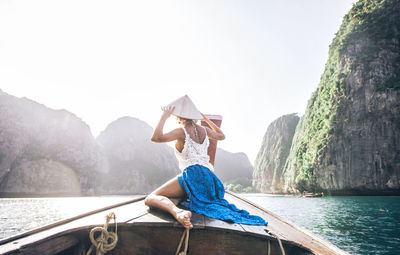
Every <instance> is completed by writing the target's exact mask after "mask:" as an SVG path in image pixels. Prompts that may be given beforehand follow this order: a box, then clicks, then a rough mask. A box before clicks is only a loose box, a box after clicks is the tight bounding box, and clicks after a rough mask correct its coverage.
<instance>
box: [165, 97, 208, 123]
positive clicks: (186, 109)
mask: <svg viewBox="0 0 400 255" xmlns="http://www.w3.org/2000/svg"><path fill="white" fill-rule="evenodd" d="M168 106H175V109H174V112H173V113H172V114H173V115H175V116H178V117H182V118H185V119H192V120H201V119H203V116H201V114H200V111H199V110H197V108H196V106H195V105H194V103H193V102H192V100H191V99H190V98H189V97H188V95H184V96H183V97H180V98H178V99H177V100H175V101H173V102H172V103H170V104H169V105H168Z"/></svg>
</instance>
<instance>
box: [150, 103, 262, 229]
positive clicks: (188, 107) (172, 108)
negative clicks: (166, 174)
mask: <svg viewBox="0 0 400 255" xmlns="http://www.w3.org/2000/svg"><path fill="white" fill-rule="evenodd" d="M162 110H163V114H162V116H161V119H160V121H159V123H158V125H157V127H156V129H155V130H154V134H153V137H152V138H151V140H152V141H153V142H157V143H165V142H171V141H176V144H175V154H176V156H177V158H178V160H179V167H180V169H181V170H182V171H183V172H182V174H181V175H178V176H177V177H174V178H172V179H171V180H169V181H168V182H167V183H165V184H164V185H162V186H161V187H159V188H158V189H156V190H155V191H153V192H152V193H151V194H150V195H148V196H147V197H146V199H145V204H146V205H147V206H149V207H151V208H157V209H160V210H164V211H167V212H169V213H170V214H171V215H172V216H174V217H175V219H176V220H177V221H178V222H180V223H181V224H182V225H183V226H184V227H185V228H189V229H190V228H192V227H193V225H192V223H191V222H190V218H191V216H192V213H191V212H190V211H188V210H183V209H180V208H178V207H177V205H178V204H179V203H180V202H181V201H183V200H184V199H185V198H188V199H189V202H188V201H183V202H182V205H184V206H186V207H189V209H190V210H192V211H195V212H197V213H200V214H204V215H206V216H209V217H212V218H216V219H221V220H226V221H230V222H236V223H243V224H251V225H266V224H267V222H266V221H265V220H263V219H262V218H261V217H258V216H255V215H250V214H249V213H248V212H247V211H245V210H239V209H237V208H236V206H235V205H233V204H229V203H228V201H226V200H225V199H224V194H225V191H224V186H223V184H222V182H221V181H220V180H219V179H218V178H217V176H216V175H215V174H214V173H213V171H214V168H213V166H212V165H211V164H210V162H209V160H210V158H209V156H208V155H207V150H208V145H209V139H215V140H223V139H225V135H224V134H223V132H222V131H221V129H220V128H218V127H217V126H216V125H215V124H214V123H213V122H211V121H210V120H209V119H208V118H207V117H205V116H204V115H203V114H202V113H200V112H199V111H198V110H197V108H196V107H195V106H194V104H193V103H192V101H191V100H190V99H189V98H188V97H187V96H184V97H182V98H180V99H178V100H176V101H175V102H173V103H171V104H170V105H169V106H167V107H163V108H162ZM171 114H174V115H176V116H177V119H178V120H179V122H180V123H181V124H182V127H181V128H176V129H174V130H172V131H171V132H168V133H166V134H164V132H163V127H164V124H165V121H166V120H167V119H168V118H169V117H170V116H171ZM183 116H184V117H183ZM188 117H192V118H188ZM201 118H202V119H203V120H204V121H205V122H206V123H207V124H208V125H209V126H210V128H209V127H202V126H200V125H197V124H195V121H194V120H193V119H201Z"/></svg>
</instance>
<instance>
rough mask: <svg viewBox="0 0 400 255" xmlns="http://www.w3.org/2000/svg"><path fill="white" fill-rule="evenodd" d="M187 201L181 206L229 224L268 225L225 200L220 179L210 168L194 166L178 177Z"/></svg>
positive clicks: (261, 219)
mask: <svg viewBox="0 0 400 255" xmlns="http://www.w3.org/2000/svg"><path fill="white" fill-rule="evenodd" d="M178 181H179V184H180V185H181V187H182V189H183V190H184V191H185V192H186V195H187V198H188V199H187V200H184V201H182V202H181V205H183V206H185V207H187V208H189V209H190V210H191V211H194V212H196V213H199V214H203V215H206V216H208V217H211V218H214V219H219V220H224V221H228V222H234V223H240V224H247V225H267V222H266V221H265V220H264V219H263V218H261V217H259V216H256V215H251V214H249V212H248V211H245V210H240V209H238V208H237V207H236V206H235V205H234V204H230V203H229V202H228V201H226V200H225V199H224V195H225V189H224V185H223V184H222V182H221V181H220V180H219V179H218V177H217V176H216V175H215V174H214V173H213V172H211V171H210V170H209V169H208V168H206V167H204V166H201V165H193V166H189V167H188V168H186V169H185V170H184V171H183V172H182V174H180V175H178Z"/></svg>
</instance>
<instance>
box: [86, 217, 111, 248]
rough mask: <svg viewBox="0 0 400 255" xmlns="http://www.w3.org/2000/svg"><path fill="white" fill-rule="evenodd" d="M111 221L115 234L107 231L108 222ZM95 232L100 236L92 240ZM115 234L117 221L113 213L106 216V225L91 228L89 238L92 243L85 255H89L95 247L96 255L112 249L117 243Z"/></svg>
mask: <svg viewBox="0 0 400 255" xmlns="http://www.w3.org/2000/svg"><path fill="white" fill-rule="evenodd" d="M111 219H114V223H115V232H111V231H110V232H108V231H107V229H108V223H109V222H110V220H111ZM96 232H99V233H100V235H99V236H98V237H97V238H96V239H94V234H95V233H96ZM117 232H118V229H117V221H116V217H115V213H113V212H112V213H110V214H108V215H107V216H106V223H105V224H104V225H103V227H95V228H92V230H90V234H89V238H90V241H91V242H92V245H91V246H90V249H89V250H88V252H87V253H86V255H90V254H91V253H92V251H93V250H94V248H95V247H96V255H103V254H106V253H107V252H109V251H111V250H112V249H114V248H115V246H116V245H117V242H118V235H117ZM109 240H111V242H108V241H109Z"/></svg>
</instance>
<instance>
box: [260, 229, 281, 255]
mask: <svg viewBox="0 0 400 255" xmlns="http://www.w3.org/2000/svg"><path fill="white" fill-rule="evenodd" d="M265 232H267V233H268V234H270V235H271V236H273V237H275V238H276V240H278V243H279V247H280V248H281V253H282V255H286V253H285V249H283V245H282V241H281V239H280V238H279V236H277V235H275V234H274V233H273V232H271V231H269V230H267V229H265ZM270 254H271V242H270V240H268V255H270Z"/></svg>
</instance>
